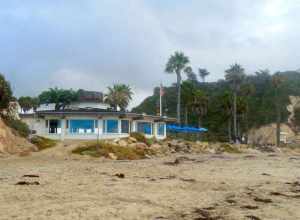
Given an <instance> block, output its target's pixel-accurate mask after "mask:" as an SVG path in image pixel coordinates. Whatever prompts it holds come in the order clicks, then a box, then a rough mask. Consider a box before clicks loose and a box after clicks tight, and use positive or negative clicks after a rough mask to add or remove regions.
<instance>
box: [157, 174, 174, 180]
mask: <svg viewBox="0 0 300 220" xmlns="http://www.w3.org/2000/svg"><path fill="white" fill-rule="evenodd" d="M175 178H176V176H173V175H170V176H167V177H160V178H159V179H161V180H172V179H175Z"/></svg>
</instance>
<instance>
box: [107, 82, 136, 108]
mask: <svg viewBox="0 0 300 220" xmlns="http://www.w3.org/2000/svg"><path fill="white" fill-rule="evenodd" d="M107 89H108V93H107V94H106V95H105V102H106V103H108V104H109V105H110V106H111V107H112V108H113V109H114V110H115V111H117V110H118V107H119V108H120V110H121V111H125V110H126V108H127V107H128V105H129V102H130V101H131V99H132V95H133V92H132V91H131V88H130V86H128V85H125V84H115V85H113V87H108V88H107Z"/></svg>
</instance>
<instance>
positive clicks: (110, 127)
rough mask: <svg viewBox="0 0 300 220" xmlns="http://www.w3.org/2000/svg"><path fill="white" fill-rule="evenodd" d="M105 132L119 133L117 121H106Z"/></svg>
mask: <svg viewBox="0 0 300 220" xmlns="http://www.w3.org/2000/svg"><path fill="white" fill-rule="evenodd" d="M106 132H107V133H119V121H118V120H114V119H110V120H106Z"/></svg>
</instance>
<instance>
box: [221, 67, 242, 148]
mask: <svg viewBox="0 0 300 220" xmlns="http://www.w3.org/2000/svg"><path fill="white" fill-rule="evenodd" d="M225 73H226V74H225V79H226V81H227V82H228V83H229V84H230V86H231V88H232V91H233V131H234V141H235V142H237V141H238V140H237V138H238V134H237V95H238V92H239V91H240V87H241V84H242V82H243V81H244V78H245V70H244V68H243V67H242V66H241V65H239V64H234V65H231V66H230V68H229V69H227V70H226V71H225Z"/></svg>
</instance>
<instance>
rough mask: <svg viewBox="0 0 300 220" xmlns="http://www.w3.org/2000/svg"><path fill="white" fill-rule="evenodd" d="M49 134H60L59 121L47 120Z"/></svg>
mask: <svg viewBox="0 0 300 220" xmlns="http://www.w3.org/2000/svg"><path fill="white" fill-rule="evenodd" d="M48 127H49V134H61V124H60V120H49V122H48Z"/></svg>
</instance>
